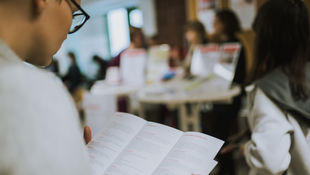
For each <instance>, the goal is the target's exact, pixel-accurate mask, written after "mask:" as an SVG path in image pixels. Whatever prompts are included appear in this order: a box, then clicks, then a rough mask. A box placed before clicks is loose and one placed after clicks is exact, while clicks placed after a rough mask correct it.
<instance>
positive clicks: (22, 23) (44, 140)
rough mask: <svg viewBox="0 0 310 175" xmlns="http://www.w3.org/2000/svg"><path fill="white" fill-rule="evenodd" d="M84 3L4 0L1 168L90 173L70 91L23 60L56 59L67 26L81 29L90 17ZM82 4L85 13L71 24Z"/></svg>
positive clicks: (0, 11)
mask: <svg viewBox="0 0 310 175" xmlns="http://www.w3.org/2000/svg"><path fill="white" fill-rule="evenodd" d="M79 4H80V1H75V0H1V1H0V174H3V175H56V174H57V175H86V174H90V166H89V161H88V154H87V150H86V146H85V143H84V141H83V138H82V132H81V128H80V123H79V120H78V114H77V111H76V109H75V106H74V104H73V102H72V100H71V98H70V96H69V95H68V93H67V92H66V91H65V90H64V87H63V85H62V84H60V83H59V82H58V81H57V79H56V78H55V77H54V76H52V75H50V74H49V73H47V72H45V71H43V70H41V69H39V68H36V67H34V66H29V65H26V64H25V63H24V62H28V63H30V64H33V65H35V66H46V65H48V64H50V63H51V61H52V56H53V54H55V52H56V51H57V50H58V49H59V48H60V46H61V44H62V42H63V41H64V40H65V39H66V36H67V34H68V32H69V33H73V32H75V31H77V30H78V29H79V28H80V27H81V26H82V25H83V24H84V23H85V22H86V20H87V19H88V18H89V16H88V15H87V14H86V12H85V11H83V10H81V7H80V6H79ZM77 10H80V11H82V13H81V15H84V16H85V19H84V20H82V21H80V23H78V24H77V25H76V24H74V25H73V26H72V27H71V28H70V26H71V24H72V18H73V17H75V16H76V14H75V11H77ZM87 131H89V128H88V129H87ZM88 134H89V132H87V133H86V136H88V137H87V138H88V140H89V139H90V137H89V135H88Z"/></svg>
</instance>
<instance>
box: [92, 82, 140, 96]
mask: <svg viewBox="0 0 310 175" xmlns="http://www.w3.org/2000/svg"><path fill="white" fill-rule="evenodd" d="M142 87H143V86H142V85H129V84H109V83H107V82H106V81H97V82H96V83H95V84H94V85H93V87H92V88H91V90H90V92H91V93H92V94H110V95H115V96H117V97H121V96H129V95H130V94H132V93H136V92H137V91H138V90H139V89H141V88H142Z"/></svg>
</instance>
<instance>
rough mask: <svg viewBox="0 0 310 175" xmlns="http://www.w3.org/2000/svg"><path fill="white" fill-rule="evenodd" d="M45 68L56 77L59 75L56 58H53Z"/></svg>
mask: <svg viewBox="0 0 310 175" xmlns="http://www.w3.org/2000/svg"><path fill="white" fill-rule="evenodd" d="M45 69H46V70H48V71H50V72H53V73H54V74H55V75H56V76H57V77H60V71H59V62H58V60H57V59H53V61H52V63H51V64H50V65H49V66H47V67H46V68H45Z"/></svg>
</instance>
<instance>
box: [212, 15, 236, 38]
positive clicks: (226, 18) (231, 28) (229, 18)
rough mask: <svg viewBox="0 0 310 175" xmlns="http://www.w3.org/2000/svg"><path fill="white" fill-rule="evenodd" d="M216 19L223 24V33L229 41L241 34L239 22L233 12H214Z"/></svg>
mask: <svg viewBox="0 0 310 175" xmlns="http://www.w3.org/2000/svg"><path fill="white" fill-rule="evenodd" d="M216 17H217V18H218V19H219V20H220V21H221V22H222V23H223V25H224V32H225V34H226V35H227V36H228V37H229V39H233V38H236V34H237V33H239V32H241V27H240V21H239V19H238V17H237V16H236V14H235V13H234V12H233V11H231V10H228V9H224V10H219V11H217V12H216Z"/></svg>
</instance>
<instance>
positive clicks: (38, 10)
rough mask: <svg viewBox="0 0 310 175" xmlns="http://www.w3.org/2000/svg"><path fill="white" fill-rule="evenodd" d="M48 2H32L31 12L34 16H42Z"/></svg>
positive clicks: (36, 0)
mask: <svg viewBox="0 0 310 175" xmlns="http://www.w3.org/2000/svg"><path fill="white" fill-rule="evenodd" d="M47 5H48V0H32V11H33V14H34V15H35V16H38V15H40V14H42V12H43V11H44V10H45V9H46V8H47Z"/></svg>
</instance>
